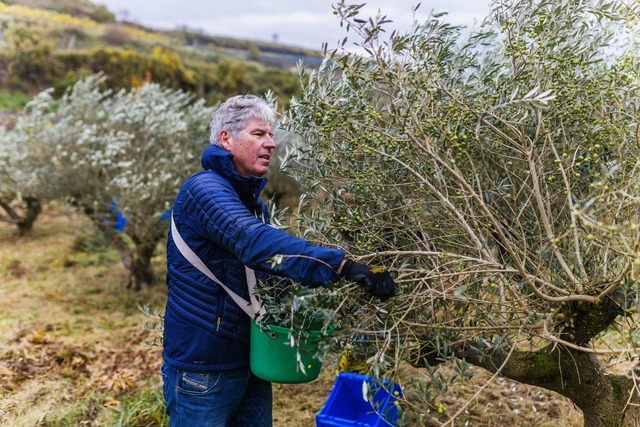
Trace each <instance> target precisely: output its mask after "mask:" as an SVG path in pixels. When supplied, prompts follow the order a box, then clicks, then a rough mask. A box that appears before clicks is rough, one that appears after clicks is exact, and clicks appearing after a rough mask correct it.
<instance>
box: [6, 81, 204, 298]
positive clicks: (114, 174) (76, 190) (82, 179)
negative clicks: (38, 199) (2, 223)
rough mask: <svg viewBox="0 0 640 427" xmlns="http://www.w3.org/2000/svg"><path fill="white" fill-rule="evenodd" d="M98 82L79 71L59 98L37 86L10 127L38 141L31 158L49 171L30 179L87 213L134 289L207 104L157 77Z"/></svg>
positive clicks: (146, 278) (199, 136)
mask: <svg viewBox="0 0 640 427" xmlns="http://www.w3.org/2000/svg"><path fill="white" fill-rule="evenodd" d="M103 82H104V77H103V76H92V77H89V78H87V79H84V80H80V81H78V82H77V83H76V84H75V85H74V86H73V87H72V88H71V89H70V90H69V91H68V92H67V93H66V94H65V95H64V96H62V97H61V98H60V99H54V98H53V97H52V96H51V91H45V92H43V93H41V94H39V95H38V96H36V97H35V98H34V100H33V101H31V102H30V103H29V104H28V106H27V107H28V108H27V110H28V111H27V114H25V115H24V116H23V117H22V118H21V119H20V122H19V126H18V127H19V128H20V129H22V130H23V132H22V136H23V139H22V143H23V144H25V145H26V146H29V147H37V150H36V151H34V152H37V153H38V155H37V156H34V157H32V161H34V162H36V163H43V162H45V164H44V165H40V166H39V168H40V170H44V167H45V166H46V168H47V170H48V171H49V173H41V174H40V175H39V178H40V180H39V185H40V186H41V187H42V188H46V191H47V194H49V195H50V197H57V198H64V199H65V200H68V201H69V202H70V203H71V204H72V205H73V206H75V207H77V208H78V209H79V210H81V211H82V212H83V213H85V214H86V215H88V216H89V218H91V220H92V222H93V224H94V225H95V226H96V227H97V228H98V229H99V230H101V231H102V232H103V233H104V234H105V236H106V238H107V240H108V241H109V242H110V244H111V245H113V247H114V248H115V249H116V250H117V251H118V253H119V255H120V257H121V259H122V262H123V264H124V266H125V267H126V268H127V269H128V270H129V272H130V285H131V286H133V287H134V288H136V289H139V288H140V287H141V286H143V285H151V284H153V283H154V274H153V269H152V266H151V258H152V256H153V254H154V252H155V250H156V247H157V245H158V243H159V242H160V241H161V240H162V239H164V238H165V237H166V233H167V229H168V221H167V220H168V212H169V210H170V208H171V204H172V202H173V199H174V198H175V195H176V194H177V192H178V189H179V187H180V185H181V184H182V182H183V181H184V179H185V178H186V177H188V176H189V175H190V174H191V173H193V172H195V171H197V170H199V168H200V162H199V157H200V154H201V152H202V149H203V147H204V146H205V145H206V141H207V139H208V137H207V126H208V123H209V121H210V119H211V115H212V109H211V108H210V107H206V106H205V104H204V101H203V100H196V99H195V98H194V97H193V95H190V94H187V93H185V92H182V91H174V90H171V89H166V88H163V87H161V86H159V85H157V84H147V85H144V86H142V87H140V88H137V89H132V90H130V91H125V90H121V91H119V92H115V93H114V92H112V91H110V90H103V89H101V85H102V83H103ZM118 215H119V216H121V217H122V218H126V225H124V227H122V224H117V223H116V220H117V216H118ZM116 225H118V227H116Z"/></svg>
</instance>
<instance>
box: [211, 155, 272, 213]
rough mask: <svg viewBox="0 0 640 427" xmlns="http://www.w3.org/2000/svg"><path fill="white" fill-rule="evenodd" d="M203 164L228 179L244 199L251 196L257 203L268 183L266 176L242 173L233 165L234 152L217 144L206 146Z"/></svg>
mask: <svg viewBox="0 0 640 427" xmlns="http://www.w3.org/2000/svg"><path fill="white" fill-rule="evenodd" d="M201 164H202V167H203V168H204V169H207V170H211V171H213V172H215V173H217V174H218V175H220V176H222V177H223V178H225V179H227V180H228V181H229V182H230V183H231V185H232V186H233V188H234V190H236V192H237V193H238V195H239V196H240V197H241V198H242V199H243V200H244V199H245V198H247V197H250V199H251V201H252V202H254V203H255V200H256V199H257V198H258V197H259V196H260V192H261V191H262V189H263V188H264V186H265V185H266V184H267V179H266V178H260V177H257V176H250V177H245V176H242V175H240V174H239V173H238V171H237V170H236V168H235V166H234V165H233V154H231V153H230V152H228V151H227V150H225V149H224V148H222V147H219V146H217V145H209V146H207V148H205V150H204V152H203V153H202V160H201Z"/></svg>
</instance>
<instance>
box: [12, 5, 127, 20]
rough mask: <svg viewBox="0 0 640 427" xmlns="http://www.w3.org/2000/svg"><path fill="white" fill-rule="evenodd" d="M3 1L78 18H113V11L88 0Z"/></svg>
mask: <svg viewBox="0 0 640 427" xmlns="http://www.w3.org/2000/svg"><path fill="white" fill-rule="evenodd" d="M3 3H6V4H9V5H14V6H18V5H20V6H25V7H29V8H37V9H45V10H47V9H48V10H53V11H56V12H58V13H62V14H67V15H71V16H75V17H79V18H82V17H85V18H89V19H91V20H93V21H96V22H111V21H113V20H114V19H115V17H114V15H113V13H111V12H109V10H108V9H107V8H106V7H104V6H101V5H96V4H94V3H92V2H91V1H89V0H4V1H3Z"/></svg>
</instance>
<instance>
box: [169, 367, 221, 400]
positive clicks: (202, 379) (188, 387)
mask: <svg viewBox="0 0 640 427" xmlns="http://www.w3.org/2000/svg"><path fill="white" fill-rule="evenodd" d="M219 380H220V373H206V374H205V373H197V372H184V371H183V372H182V375H181V376H180V379H179V380H178V391H180V392H183V393H186V394H192V395H204V394H207V393H210V392H211V390H213V388H214V387H215V386H216V385H217V384H218V381H219Z"/></svg>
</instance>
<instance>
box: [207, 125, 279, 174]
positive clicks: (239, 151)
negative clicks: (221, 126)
mask: <svg viewBox="0 0 640 427" xmlns="http://www.w3.org/2000/svg"><path fill="white" fill-rule="evenodd" d="M218 137H219V139H220V142H221V145H222V147H223V148H224V149H225V150H227V151H229V152H230V153H231V154H233V164H234V165H235V167H236V170H237V171H238V173H239V174H240V175H242V176H246V177H249V176H264V175H265V174H266V173H267V171H268V170H269V160H270V159H271V154H272V153H273V150H274V149H275V148H276V143H275V142H274V141H273V131H272V130H271V125H269V124H268V123H264V122H262V121H260V120H258V119H255V118H254V119H252V120H251V121H250V122H249V124H248V125H247V126H246V127H245V128H244V129H242V130H241V131H240V133H239V134H238V137H237V138H235V137H234V136H233V135H231V133H230V132H228V131H226V130H223V131H221V132H220V135H219V136H218Z"/></svg>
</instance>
